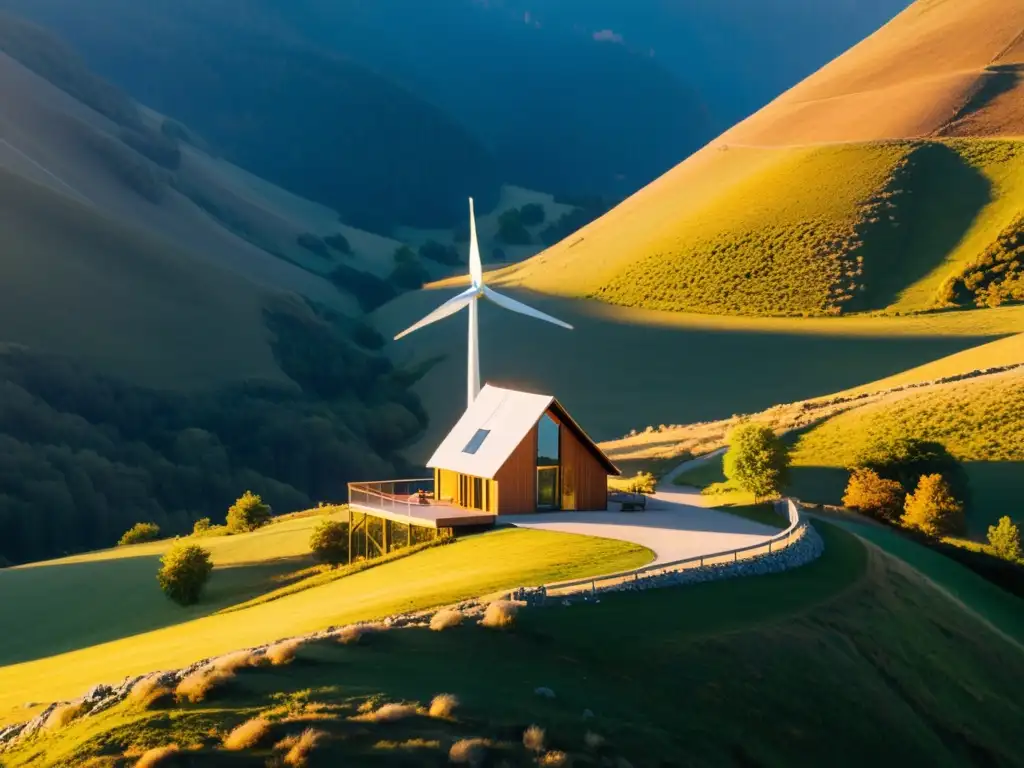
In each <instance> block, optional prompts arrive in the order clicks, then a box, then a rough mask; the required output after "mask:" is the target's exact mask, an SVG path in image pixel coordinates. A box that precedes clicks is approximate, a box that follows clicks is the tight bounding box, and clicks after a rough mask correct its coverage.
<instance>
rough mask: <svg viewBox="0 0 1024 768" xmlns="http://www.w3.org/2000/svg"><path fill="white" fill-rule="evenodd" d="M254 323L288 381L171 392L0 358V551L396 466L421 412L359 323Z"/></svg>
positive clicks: (183, 521) (40, 359) (341, 494)
mask: <svg viewBox="0 0 1024 768" xmlns="http://www.w3.org/2000/svg"><path fill="white" fill-rule="evenodd" d="M266 321H267V324H268V326H269V327H270V328H271V330H272V331H273V332H274V334H275V336H276V338H277V344H276V349H275V352H276V354H277V356H278V359H279V362H280V364H281V367H282V369H283V370H284V371H285V372H286V373H287V374H288V376H289V377H290V378H291V379H292V380H293V381H294V382H295V384H296V386H286V385H285V386H282V385H278V384H267V383H259V382H252V383H247V384H241V385H238V386H236V387H233V388H231V389H226V390H222V391H219V392H211V393H207V394H195V395H188V396H186V395H180V394H174V393H169V392H159V391H155V390H150V389H144V388H141V387H137V386H132V385H129V384H126V383H123V382H119V381H115V380H113V379H110V378H105V377H102V376H97V375H95V374H93V373H92V372H90V371H87V370H85V369H83V368H81V367H79V366H77V365H75V364H73V363H70V362H68V361H65V360H60V359H56V358H50V357H44V356H40V355H37V354H34V353H31V352H29V351H26V350H23V349H17V348H14V349H7V350H5V351H4V352H3V353H2V354H0V488H3V492H2V493H0V561H2V560H3V559H6V560H8V561H11V562H22V561H28V560H35V559H40V558H45V557H52V556H56V555H61V554H65V553H70V552H75V551H81V550H85V549H92V548H97V547H106V546H112V545H113V544H115V543H116V542H117V540H118V538H119V537H120V536H121V534H122V533H124V531H125V530H127V529H128V528H129V527H131V526H132V524H134V523H135V522H138V521H150V522H154V523H156V524H158V525H159V526H160V527H161V530H162V531H163V532H164V533H167V534H174V533H186V532H188V531H189V530H191V528H192V523H193V521H195V520H197V519H200V518H203V517H209V518H211V519H212V520H213V521H214V522H216V523H219V522H222V521H223V519H224V516H225V514H226V512H227V509H228V507H229V506H230V505H231V503H232V502H233V501H234V500H235V499H236V498H237V497H238V496H239V495H240V494H241V493H242V492H243V491H245V490H247V489H251V490H253V491H254V492H256V493H258V494H260V495H261V496H262V497H263V498H264V499H265V500H266V501H267V502H268V503H269V504H271V505H272V507H273V508H274V511H275V512H288V511H291V510H295V509H299V508H303V507H305V506H308V505H311V504H312V503H313V502H315V501H323V500H326V501H339V500H343V499H344V498H345V495H346V488H345V484H346V483H347V482H348V481H350V480H355V479H370V478H374V477H388V476H392V475H393V473H395V472H405V471H408V468H407V467H405V466H403V461H402V459H401V458H400V457H398V456H397V454H396V450H397V449H399V448H401V447H403V446H404V445H406V444H407V443H408V441H409V440H410V439H411V438H412V437H414V436H415V435H417V434H419V432H420V431H421V430H422V429H423V428H424V427H425V425H426V421H427V418H426V414H425V413H424V411H423V409H422V407H421V406H420V403H419V402H418V400H417V399H416V397H415V396H414V395H412V394H411V393H410V392H409V389H408V387H409V386H410V385H411V383H412V381H413V378H414V377H413V375H411V374H410V373H408V372H405V371H401V370H396V369H394V368H392V366H391V364H390V363H389V362H388V361H387V359H386V358H384V357H382V356H380V355H376V354H374V353H373V352H372V351H370V350H367V349H363V348H360V347H359V346H358V345H357V344H355V343H354V342H352V341H350V340H349V339H350V338H353V337H354V338H358V339H360V340H361V341H362V342H363V343H364V344H365V345H366V346H370V347H373V346H375V345H376V343H377V342H378V341H379V340H377V339H375V338H374V334H373V332H372V331H369V330H368V329H366V328H362V329H360V330H359V331H358V332H356V331H355V329H353V328H345V327H342V326H341V325H339V324H337V323H336V322H331V321H329V320H327V319H326V318H324V317H323V316H319V317H318V316H315V315H313V314H311V313H304V312H297V311H281V310H278V311H272V312H268V313H267V315H266Z"/></svg>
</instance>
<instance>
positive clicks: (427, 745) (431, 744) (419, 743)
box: [373, 739, 441, 750]
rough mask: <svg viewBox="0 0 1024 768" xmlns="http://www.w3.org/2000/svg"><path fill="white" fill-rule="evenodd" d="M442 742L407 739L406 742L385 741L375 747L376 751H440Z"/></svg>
mask: <svg viewBox="0 0 1024 768" xmlns="http://www.w3.org/2000/svg"><path fill="white" fill-rule="evenodd" d="M440 746H441V742H440V741H437V740H436V739H406V740H405V741H388V740H387V739H384V740H382V741H378V742H377V743H376V744H374V745H373V747H374V749H403V750H414V749H439V748H440Z"/></svg>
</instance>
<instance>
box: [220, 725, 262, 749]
mask: <svg viewBox="0 0 1024 768" xmlns="http://www.w3.org/2000/svg"><path fill="white" fill-rule="evenodd" d="M268 733H270V721H269V720H267V719H266V718H263V717H254V718H252V719H251V720H246V721H245V722H244V723H242V724H241V725H239V726H237V727H235V728H234V729H233V730H232V731H231V733H229V734H228V735H227V736H226V737H225V738H224V749H227V750H231V751H233V752H234V751H237V750H240V749H252V748H253V747H255V746H256V745H257V744H259V743H260V742H261V741H263V740H264V739H266V738H267V734H268Z"/></svg>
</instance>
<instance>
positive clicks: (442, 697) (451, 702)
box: [428, 693, 459, 720]
mask: <svg viewBox="0 0 1024 768" xmlns="http://www.w3.org/2000/svg"><path fill="white" fill-rule="evenodd" d="M458 706H459V698H458V697H457V696H455V695H454V694H452V693H439V694H438V695H437V696H435V697H434V698H433V699H431V700H430V709H429V710H428V711H429V713H430V716H431V717H437V718H441V719H443V720H447V719H450V718H451V717H452V715H453V714H455V710H456V709H457V708H458Z"/></svg>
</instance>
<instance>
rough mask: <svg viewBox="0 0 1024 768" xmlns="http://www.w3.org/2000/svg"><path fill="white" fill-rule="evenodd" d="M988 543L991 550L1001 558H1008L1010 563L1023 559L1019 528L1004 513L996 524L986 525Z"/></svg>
mask: <svg viewBox="0 0 1024 768" xmlns="http://www.w3.org/2000/svg"><path fill="white" fill-rule="evenodd" d="M988 543H989V546H991V547H992V551H993V552H995V553H996V555H997V556H999V557H1001V558H1003V560H1009V561H1010V562H1011V563H1016V562H1020V561H1021V560H1024V549H1022V548H1021V540H1020V528H1019V527H1018V526H1017V524H1016V523H1014V522H1013V520H1011V519H1010V518H1009V517H1007V516H1006V515H1004V516H1003V517H1001V518H999V524H998V525H990V526H989V527H988Z"/></svg>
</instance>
